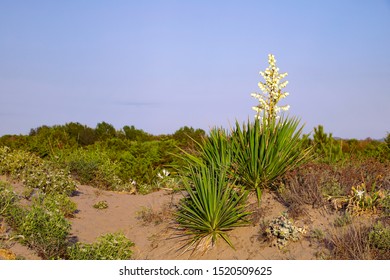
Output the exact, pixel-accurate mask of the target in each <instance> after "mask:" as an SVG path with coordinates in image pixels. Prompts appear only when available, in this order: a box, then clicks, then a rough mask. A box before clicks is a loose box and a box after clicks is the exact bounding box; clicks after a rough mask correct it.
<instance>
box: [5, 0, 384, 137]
mask: <svg viewBox="0 0 390 280" xmlns="http://www.w3.org/2000/svg"><path fill="white" fill-rule="evenodd" d="M269 53H272V54H274V55H275V57H276V60H277V66H278V67H279V68H280V72H282V73H283V72H288V76H287V77H286V80H288V81H289V84H288V86H287V88H286V91H288V92H290V96H288V97H287V98H286V99H284V100H283V104H289V105H290V106H291V108H290V110H289V114H290V116H297V117H299V118H300V119H301V123H302V124H305V132H310V131H312V130H313V128H314V127H315V126H317V125H319V124H322V125H323V126H324V128H325V131H326V132H332V133H333V135H334V136H338V137H343V138H357V139H364V138H366V137H371V138H374V139H377V138H383V137H385V136H386V133H387V132H390V1H388V0H387V1H386V0H371V1H369V0H367V1H359V0H353V1H352V0H351V1H347V0H334V1H329V0H327V1H325V0H324V1H287V0H286V1H260V0H253V1H250V0H236V1H230V0H223V1H217V0H214V1H211V0H209V1H206V0H205V1H202V0H196V1H195V0H193V1H190V0H187V1H184V0H182V1H179V0H178V1H170V0H165V1H153V0H150V1H135V0H134V1H131V0H127V1H108V0H107V1H98V0H91V1H87V0H77V1H76V0H73V1H71V0H69V1H41V0H35V1H28V0H26V1H19V0H9V1H5V0H0V135H4V134H28V133H29V131H30V129H31V128H36V127H38V126H41V125H55V124H65V123H67V122H79V123H82V124H86V125H88V126H90V127H95V126H96V124H97V123H99V122H102V121H105V122H108V123H111V124H112V125H114V126H115V128H117V129H120V128H122V127H123V126H124V125H134V126H135V127H136V128H139V129H143V130H145V131H146V132H149V133H152V134H168V133H173V132H175V131H176V130H177V129H179V128H180V127H182V126H192V127H194V128H202V129H205V130H206V131H208V130H209V128H211V127H214V126H224V127H227V128H228V127H229V125H230V124H233V123H234V122H235V120H239V121H240V122H242V121H244V120H247V119H248V118H250V119H252V118H253V115H254V111H252V109H251V107H252V106H255V105H257V102H256V100H255V99H254V98H253V97H251V96H250V94H251V93H252V92H260V90H259V89H258V87H257V83H258V82H259V81H261V80H262V78H261V76H260V75H259V71H261V70H264V69H265V68H266V67H267V66H268V58H267V57H268V54H269Z"/></svg>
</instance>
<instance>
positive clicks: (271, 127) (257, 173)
mask: <svg viewBox="0 0 390 280" xmlns="http://www.w3.org/2000/svg"><path fill="white" fill-rule="evenodd" d="M298 125H299V121H298V120H297V119H295V118H292V119H287V118H286V119H281V120H278V121H277V120H275V119H270V120H265V119H263V120H262V121H260V120H258V119H255V121H254V122H253V123H250V122H249V121H248V123H247V124H246V125H245V124H244V125H243V127H242V128H241V126H240V125H239V124H238V123H236V128H235V130H234V131H233V133H232V142H233V143H232V145H233V154H234V156H233V158H234V163H235V165H234V167H235V171H234V172H235V174H237V176H238V178H239V180H240V183H242V184H243V185H245V186H246V187H248V188H250V189H253V190H256V192H257V196H258V199H259V201H260V198H261V193H262V189H263V188H264V187H269V186H271V185H272V183H274V182H275V181H276V180H277V179H280V178H281V176H283V175H284V174H285V173H286V172H287V171H289V170H292V169H293V168H296V167H298V166H299V165H300V164H302V163H303V162H305V160H307V159H308V156H309V153H310V148H307V149H303V148H302V143H303V142H302V141H301V139H300V135H301V131H302V127H301V128H299V129H297V127H298Z"/></svg>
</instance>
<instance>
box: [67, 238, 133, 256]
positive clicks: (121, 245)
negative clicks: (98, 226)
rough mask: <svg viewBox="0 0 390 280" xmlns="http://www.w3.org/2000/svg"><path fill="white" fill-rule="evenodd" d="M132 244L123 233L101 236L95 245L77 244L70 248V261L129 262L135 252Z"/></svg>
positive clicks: (68, 253)
mask: <svg viewBox="0 0 390 280" xmlns="http://www.w3.org/2000/svg"><path fill="white" fill-rule="evenodd" d="M133 246H134V243H133V242H131V241H130V240H129V239H127V238H126V236H125V235H124V234H122V233H109V234H106V235H103V236H100V237H99V238H98V239H97V241H96V242H95V243H92V244H86V243H80V242H77V243H76V244H74V245H72V246H70V247H68V250H67V255H68V259H69V260H128V259H130V258H131V256H132V254H133V251H132V250H131V247H133Z"/></svg>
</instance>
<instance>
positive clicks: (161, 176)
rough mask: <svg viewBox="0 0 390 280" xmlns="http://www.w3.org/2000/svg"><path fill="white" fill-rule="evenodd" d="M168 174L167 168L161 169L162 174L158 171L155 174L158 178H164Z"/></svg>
mask: <svg viewBox="0 0 390 280" xmlns="http://www.w3.org/2000/svg"><path fill="white" fill-rule="evenodd" d="M169 174H170V173H169V171H168V170H166V169H163V170H162V174H161V173H160V172H159V173H158V174H157V176H158V178H160V179H164V178H166V177H168V176H169Z"/></svg>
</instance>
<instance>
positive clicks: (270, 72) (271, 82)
mask: <svg viewBox="0 0 390 280" xmlns="http://www.w3.org/2000/svg"><path fill="white" fill-rule="evenodd" d="M268 63H269V67H268V68H267V69H266V70H265V71H264V72H262V71H260V75H261V76H262V77H263V78H264V80H265V82H264V83H263V82H259V83H258V86H259V88H260V90H261V91H262V93H252V94H251V96H252V97H254V98H256V99H257V100H258V101H259V105H257V106H254V107H252V109H253V110H255V111H256V115H255V116H256V118H260V117H262V116H263V117H265V118H267V119H270V118H278V113H279V112H280V111H287V110H288V109H289V108H290V106H289V105H285V106H277V103H278V102H279V101H280V99H282V98H285V97H287V96H288V95H289V93H288V92H282V89H283V88H285V87H286V86H287V84H288V81H284V82H280V81H281V80H282V79H283V78H285V77H286V76H287V73H283V74H279V68H277V67H276V60H275V57H274V55H272V54H269V55H268Z"/></svg>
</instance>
